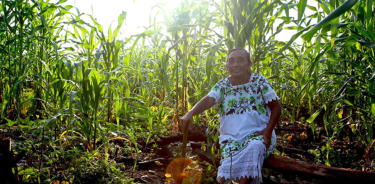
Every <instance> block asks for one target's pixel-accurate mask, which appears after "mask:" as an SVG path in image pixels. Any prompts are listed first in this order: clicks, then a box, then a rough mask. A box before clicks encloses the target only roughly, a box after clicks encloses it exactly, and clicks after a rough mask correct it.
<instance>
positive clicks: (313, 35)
mask: <svg viewBox="0 0 375 184" xmlns="http://www.w3.org/2000/svg"><path fill="white" fill-rule="evenodd" d="M64 2H65V1H64V0H61V1H60V2H58V3H49V2H46V1H43V0H39V1H38V0H12V1H5V0H2V1H1V3H0V5H1V6H0V58H1V61H0V62H1V68H0V75H1V81H0V107H1V111H0V113H1V114H0V117H1V121H2V125H0V126H2V127H11V126H13V125H16V126H17V127H19V128H20V129H21V130H22V133H23V134H25V135H27V134H30V133H32V134H35V135H36V136H37V137H38V138H40V137H42V138H43V139H44V138H46V140H48V141H47V142H48V143H46V144H45V145H44V143H43V144H42V143H41V142H40V141H38V140H37V141H36V142H35V144H37V143H38V144H39V145H38V146H39V147H38V148H39V149H46V153H45V156H46V157H49V158H48V159H50V160H53V155H54V154H56V153H54V152H56V150H60V149H61V150H60V152H67V150H69V149H68V148H69V146H71V145H72V144H73V143H72V142H69V141H68V140H69V139H73V138H74V141H75V142H78V143H82V144H83V145H85V146H83V147H82V146H81V151H82V150H83V152H84V153H85V156H83V157H87V159H86V160H89V159H90V158H91V157H92V155H93V154H94V153H93V152H95V153H97V152H99V151H98V150H101V152H102V153H100V154H103V155H105V154H107V151H108V139H110V138H115V139H116V138H119V137H126V138H127V140H128V141H129V142H131V144H133V145H135V149H134V150H131V151H130V150H127V151H128V152H129V151H130V152H132V153H131V154H132V155H133V154H134V156H135V157H136V156H137V155H138V153H139V152H140V150H138V147H137V142H136V139H141V138H145V140H146V142H150V141H151V140H152V139H155V138H156V136H155V135H166V134H168V133H169V132H171V131H172V130H176V124H177V122H178V119H179V118H180V116H181V115H183V114H185V113H186V112H187V111H188V110H189V109H191V107H192V105H194V104H195V103H196V102H197V101H198V100H199V99H201V98H202V97H203V96H205V95H206V94H207V92H208V91H209V90H210V88H211V87H212V86H213V85H214V84H215V83H216V82H217V81H219V80H220V79H222V78H224V77H225V76H227V73H226V69H225V61H226V53H227V52H228V50H229V49H231V48H234V47H241V48H245V49H247V50H249V51H250V53H251V58H252V61H253V65H252V70H253V71H254V72H257V73H259V74H261V75H263V76H266V77H267V78H268V79H269V80H270V82H271V84H272V85H273V87H274V88H275V90H276V92H277V94H278V95H279V97H280V98H281V99H280V102H281V104H282V106H283V114H282V118H283V119H284V120H288V121H291V122H295V121H298V120H301V117H302V119H304V118H305V119H306V121H307V122H306V123H308V125H309V127H310V128H311V131H312V132H313V133H314V135H322V134H323V135H325V136H326V137H327V139H326V140H325V142H324V145H323V146H322V147H320V148H318V149H320V153H322V154H323V155H324V156H323V157H322V158H323V160H320V161H322V162H325V163H326V164H327V165H331V164H336V165H338V163H337V161H334V160H333V157H332V155H335V154H339V152H337V151H335V150H334V149H333V142H334V141H335V140H341V141H347V142H349V143H350V144H354V142H357V143H358V144H356V145H357V146H360V147H361V149H362V150H363V152H364V153H365V155H360V157H363V160H364V163H365V165H364V166H363V167H365V169H366V167H369V168H370V169H371V168H372V169H373V168H374V160H373V159H374V157H373V156H371V152H373V151H374V148H373V147H372V143H373V142H374V141H375V122H374V117H375V50H374V49H375V28H374V27H375V22H374V20H375V15H374V7H375V1H372V0H360V1H357V0H348V1H343V0H318V1H317V2H318V4H319V5H318V7H313V6H309V5H308V2H307V0H301V1H297V0H292V1H290V2H284V1H279V0H275V1H271V0H260V1H258V0H230V1H229V0H222V1H213V0H184V1H182V2H181V5H180V6H179V7H178V8H176V9H173V10H172V11H171V12H167V11H166V10H165V9H164V7H163V6H161V5H156V6H155V7H154V9H157V10H158V13H157V14H155V15H152V16H162V17H163V18H164V20H163V21H162V22H153V24H152V25H150V26H149V27H148V28H147V29H146V30H145V31H144V32H143V33H140V34H139V35H134V36H132V37H129V38H123V37H121V35H120V34H119V32H120V28H121V26H122V24H123V22H124V20H125V19H126V13H125V12H123V13H122V14H121V15H119V18H118V26H117V27H116V28H115V29H112V28H111V27H110V28H109V29H108V30H103V28H102V26H101V25H100V24H99V23H98V22H96V20H95V19H94V18H93V17H92V16H91V15H87V14H84V13H82V12H79V11H78V10H77V11H76V10H75V9H73V6H71V5H67V6H62V5H61V4H62V3H64ZM306 8H309V9H310V10H312V11H313V12H314V14H313V15H311V16H309V17H307V16H305V13H304V12H305V9H306ZM292 9H295V10H297V11H298V17H291V16H289V11H291V10H292ZM84 16H86V17H90V18H91V22H85V21H83V20H82V17H84ZM277 19H279V20H282V22H281V24H279V25H276V23H275V22H276V20H277ZM314 20H317V22H318V23H317V24H315V25H314V24H312V22H314ZM286 24H289V25H290V24H294V26H289V27H286V26H285V25H286ZM165 29H166V30H167V33H166V34H164V32H165V31H164V32H163V31H162V30H165ZM282 29H295V30H297V31H298V33H297V34H295V35H294V36H293V37H292V39H291V40H290V41H289V42H281V41H277V40H275V35H277V34H278V33H280V32H281V31H282ZM298 37H302V38H303V43H302V45H297V44H296V43H294V41H295V39H297V38H298ZM215 112H216V110H215V109H211V110H209V111H207V112H206V114H205V115H201V116H200V117H196V119H195V121H196V123H199V122H202V121H205V122H207V123H209V124H210V125H211V129H212V127H215V126H217V115H215ZM35 130H37V131H35ZM207 132H211V131H207ZM212 132H213V131H212ZM209 137H211V139H212V140H210V141H209V142H210V143H211V144H214V142H215V141H217V136H215V135H213V134H212V135H211V134H210V136H209ZM315 138H317V136H313V139H315ZM43 139H42V142H43ZM78 143H77V144H78ZM54 145H59V146H58V147H55V146H54ZM48 147H50V149H47V148H48ZM212 148H213V147H212ZM86 150H89V151H92V152H85V151H86ZM209 150H210V152H211V154H216V153H215V150H214V149H209ZM366 150H367V152H365V151H366ZM70 151H71V152H72V153H73V152H74V151H72V150H70ZM343 152H345V150H343ZM42 154H43V153H42ZM42 154H40V155H42ZM65 154H69V155H70V156H71V158H72V159H74V158H73V156H72V154H71V153H65ZM98 154H99V153H98ZM347 154H348V153H347ZM90 155H91V157H90ZM102 157H105V156H102ZM60 159H61V158H60ZM360 159H362V158H360ZM107 160H108V157H107ZM77 162H78V161H77ZM108 163H109V161H108ZM108 163H107V162H106V163H102V165H101V168H102V169H103V168H104V169H106V168H107V167H108V168H109V170H112V171H111V173H116V172H119V171H118V168H117V166H116V168H115V167H112V168H111V167H110V165H109V164H108ZM366 163H367V165H366ZM46 164H47V165H44V164H43V165H44V166H48V164H49V163H46ZM77 164H78V165H80V163H77ZM81 164H83V163H81ZM114 165H116V164H114ZM70 167H73V166H70ZM118 167H119V166H118ZM42 168H43V166H42ZM42 168H41V166H39V167H38V169H39V171H42V172H45V171H43V170H42ZM73 168H78V167H73ZM79 168H80V169H81V170H85V169H87V168H85V167H79ZM88 169H90V167H88ZM77 172H78V171H77ZM76 174H77V173H76ZM72 175H74V174H72ZM76 176H78V175H76ZM81 177H83V176H82V175H81ZM103 177H104V178H111V176H103ZM73 178H74V177H73ZM107 181H108V180H107Z"/></svg>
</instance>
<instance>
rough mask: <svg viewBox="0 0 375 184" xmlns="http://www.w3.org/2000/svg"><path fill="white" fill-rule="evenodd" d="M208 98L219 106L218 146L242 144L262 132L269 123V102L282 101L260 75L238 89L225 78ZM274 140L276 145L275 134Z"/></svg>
mask: <svg viewBox="0 0 375 184" xmlns="http://www.w3.org/2000/svg"><path fill="white" fill-rule="evenodd" d="M208 96H210V97H213V98H214V99H215V103H217V104H218V105H219V111H220V129H219V133H220V136H219V143H222V142H223V141H225V140H228V139H231V140H237V141H240V142H242V141H241V140H242V139H243V138H245V137H246V136H247V135H252V134H254V133H255V132H258V131H262V130H263V129H264V128H266V127H267V124H268V122H269V119H270V109H269V107H268V106H267V104H268V102H271V101H272V100H276V99H279V97H278V96H277V95H276V93H275V91H274V90H273V88H272V86H271V85H270V83H269V82H268V80H267V79H266V78H265V77H263V76H261V75H259V74H257V73H252V74H251V77H250V81H249V82H248V83H246V84H242V85H237V86H233V85H232V84H231V82H230V81H229V79H228V78H225V79H223V80H221V81H219V82H218V83H216V84H215V86H214V87H212V89H211V91H210V92H209V93H208ZM271 139H272V140H273V142H274V143H276V135H275V130H274V131H273V132H272V138H271Z"/></svg>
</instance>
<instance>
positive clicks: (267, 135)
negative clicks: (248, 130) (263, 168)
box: [254, 128, 272, 150]
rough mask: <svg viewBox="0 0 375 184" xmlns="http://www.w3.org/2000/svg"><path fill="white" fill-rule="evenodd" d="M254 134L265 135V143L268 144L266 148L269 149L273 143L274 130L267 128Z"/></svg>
mask: <svg viewBox="0 0 375 184" xmlns="http://www.w3.org/2000/svg"><path fill="white" fill-rule="evenodd" d="M254 135H263V139H264V143H265V144H266V149H267V150H268V148H269V147H270V145H271V137H272V130H269V129H267V128H265V129H263V130H262V131H260V132H256V133H255V134H254Z"/></svg>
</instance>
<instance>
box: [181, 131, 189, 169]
mask: <svg viewBox="0 0 375 184" xmlns="http://www.w3.org/2000/svg"><path fill="white" fill-rule="evenodd" d="M188 132H189V129H188V125H185V128H184V135H183V137H182V153H181V157H186V144H187V140H188ZM184 168H185V162H183V164H181V169H180V170H181V173H182V172H183V171H184Z"/></svg>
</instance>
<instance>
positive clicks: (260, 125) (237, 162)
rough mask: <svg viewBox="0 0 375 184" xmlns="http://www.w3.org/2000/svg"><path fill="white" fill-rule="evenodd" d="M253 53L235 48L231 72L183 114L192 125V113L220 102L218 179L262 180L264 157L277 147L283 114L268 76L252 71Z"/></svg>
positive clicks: (185, 124) (229, 66)
mask: <svg viewBox="0 0 375 184" xmlns="http://www.w3.org/2000/svg"><path fill="white" fill-rule="evenodd" d="M251 64H252V62H251V60H250V54H249V53H248V52H247V51H246V50H244V49H232V50H231V51H229V53H228V55H227V62H226V67H227V70H228V72H229V74H230V76H229V77H228V78H225V79H223V80H221V81H219V82H218V83H216V84H215V86H213V88H212V89H211V91H210V92H209V93H208V95H207V96H205V97H204V98H202V99H201V100H200V101H199V102H198V103H197V104H196V105H195V106H194V107H193V109H191V110H190V111H189V112H188V113H187V114H186V115H185V116H184V117H182V119H181V122H182V126H183V128H189V127H190V125H191V123H192V122H193V116H195V115H198V114H200V113H202V112H203V111H205V110H206V109H209V108H211V107H212V106H213V105H215V104H218V106H219V111H220V129H219V133H220V136H219V143H220V149H221V161H220V166H219V168H218V174H217V181H218V182H219V183H223V182H224V181H225V180H228V179H233V180H236V181H239V183H240V184H241V183H261V182H262V174H261V168H262V166H263V161H264V159H265V158H267V157H268V156H269V155H270V154H271V153H272V152H273V151H274V150H275V147H276V135H275V131H274V127H275V125H276V123H277V122H278V119H279V117H280V114H281V107H280V104H279V102H278V97H277V95H276V93H275V91H274V90H273V88H272V86H271V85H270V83H269V82H268V80H267V79H266V78H265V77H263V76H261V75H259V74H257V73H252V72H251Z"/></svg>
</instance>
